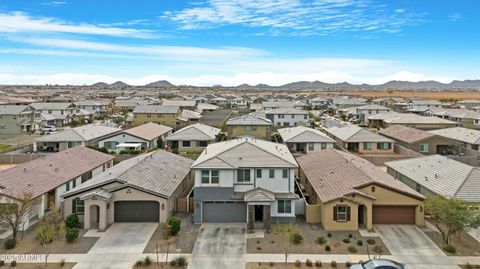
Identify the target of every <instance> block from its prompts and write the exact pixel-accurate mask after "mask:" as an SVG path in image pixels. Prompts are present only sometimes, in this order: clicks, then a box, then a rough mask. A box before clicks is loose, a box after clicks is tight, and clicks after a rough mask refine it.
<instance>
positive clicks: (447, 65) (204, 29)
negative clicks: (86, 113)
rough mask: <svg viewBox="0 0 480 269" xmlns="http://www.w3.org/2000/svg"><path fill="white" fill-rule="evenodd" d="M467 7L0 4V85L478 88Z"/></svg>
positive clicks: (270, 1) (446, 2)
mask: <svg viewBox="0 0 480 269" xmlns="http://www.w3.org/2000/svg"><path fill="white" fill-rule="evenodd" d="M478 10H480V1H477V0H456V1H451V0H441V1H440V0H391V1H387V0H385V1H378V0H371V1H370V0H305V1H303V0H192V1H181V0H156V1H153V0H152V1H144V0H137V1H119V0H115V1H113V0H112V1H107V0H101V1H100V0H95V1H94V0H65V1H62V0H58V1H48V0H44V1H41V0H35V1H34V0H32V1H28V0H25V1H24V0H22V1H19V0H0V84H46V83H58V84H91V83H94V82H98V81H105V82H109V83H110V82H114V81H116V80H122V81H124V82H127V83H130V84H134V85H141V84H146V83H149V82H152V81H156V80H160V79H167V80H169V81H170V82H172V83H174V84H192V85H212V84H222V85H238V84H241V83H249V84H258V83H267V84H270V85H280V84H284V83H288V82H291V81H298V80H310V81H312V80H321V81H325V82H343V81H347V82H351V83H371V84H380V83H384V82H386V81H389V80H394V79H396V80H410V81H418V80H429V79H434V80H439V81H442V82H450V81H451V80H453V79H476V78H480V16H478Z"/></svg>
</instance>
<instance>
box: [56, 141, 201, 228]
mask: <svg viewBox="0 0 480 269" xmlns="http://www.w3.org/2000/svg"><path fill="white" fill-rule="evenodd" d="M192 163H193V161H192V160H191V159H188V158H185V157H181V156H179V155H176V154H173V153H170V152H167V151H164V150H157V151H154V152H150V153H146V154H142V155H139V156H137V157H135V158H131V159H128V160H125V161H123V162H120V163H119V164H117V165H115V166H113V167H112V168H110V169H109V170H108V171H105V172H104V173H101V174H99V175H97V176H95V177H93V178H92V179H91V180H89V181H88V182H85V183H84V184H82V185H80V186H78V187H77V188H76V189H74V190H72V191H69V192H67V193H65V194H64V195H63V196H62V197H63V199H64V201H63V212H64V216H65V217H66V216H68V215H70V214H77V215H78V216H79V218H80V221H81V222H82V223H83V227H84V228H85V229H90V228H98V229H99V230H101V231H104V230H106V229H107V228H108V227H109V226H110V225H111V224H113V223H115V222H164V221H166V219H167V218H168V217H169V216H170V215H171V214H172V213H173V212H175V211H176V210H177V201H178V199H177V198H182V197H186V196H187V195H188V194H189V193H190V192H191V190H192V187H193V176H192V174H191V173H190V166H191V165H192Z"/></svg>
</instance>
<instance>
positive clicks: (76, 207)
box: [72, 198, 85, 215]
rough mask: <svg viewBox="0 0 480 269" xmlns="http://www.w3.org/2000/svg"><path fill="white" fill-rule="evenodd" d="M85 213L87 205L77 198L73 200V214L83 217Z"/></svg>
mask: <svg viewBox="0 0 480 269" xmlns="http://www.w3.org/2000/svg"><path fill="white" fill-rule="evenodd" d="M84 211H85V203H84V201H83V200H80V198H75V199H73V200H72V213H73V214H77V215H83V212H84Z"/></svg>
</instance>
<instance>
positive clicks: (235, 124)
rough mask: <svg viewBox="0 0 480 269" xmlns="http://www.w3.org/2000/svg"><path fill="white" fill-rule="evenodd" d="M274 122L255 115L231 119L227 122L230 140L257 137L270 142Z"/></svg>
mask: <svg viewBox="0 0 480 269" xmlns="http://www.w3.org/2000/svg"><path fill="white" fill-rule="evenodd" d="M272 125H273V124H272V121H271V120H269V119H267V118H264V117H260V116H257V115H253V114H248V115H243V116H239V117H235V118H231V119H229V120H228V121H227V133H228V137H229V138H235V137H256V138H261V139H267V140H270V138H271V135H272Z"/></svg>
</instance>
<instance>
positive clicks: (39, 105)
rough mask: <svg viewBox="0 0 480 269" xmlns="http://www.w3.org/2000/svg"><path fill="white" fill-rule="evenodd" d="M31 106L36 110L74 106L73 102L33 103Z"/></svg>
mask: <svg viewBox="0 0 480 269" xmlns="http://www.w3.org/2000/svg"><path fill="white" fill-rule="evenodd" d="M31 106H32V107H33V108H34V109H36V110H61V109H63V110H64V109H67V108H69V107H71V106H72V107H73V104H72V103H32V104H31Z"/></svg>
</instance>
